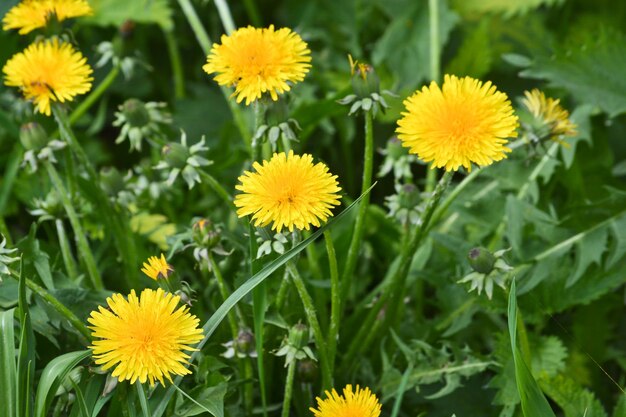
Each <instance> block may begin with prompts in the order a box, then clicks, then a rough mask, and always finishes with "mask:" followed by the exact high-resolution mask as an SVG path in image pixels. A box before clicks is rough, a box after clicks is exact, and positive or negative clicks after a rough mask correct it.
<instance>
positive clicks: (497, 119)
mask: <svg viewBox="0 0 626 417" xmlns="http://www.w3.org/2000/svg"><path fill="white" fill-rule="evenodd" d="M404 105H405V106H406V110H407V111H406V112H403V113H402V116H403V117H402V118H401V119H400V120H399V121H398V128H397V129H396V132H397V133H398V138H399V139H400V140H401V141H402V144H403V145H404V146H406V147H408V148H410V150H409V151H410V152H411V153H414V154H417V156H419V157H420V158H421V159H422V160H424V161H426V162H431V161H432V162H433V164H432V167H433V168H435V167H438V168H441V167H445V169H446V171H456V170H458V169H459V167H460V166H461V165H462V166H464V167H465V168H467V169H468V170H471V163H472V162H473V163H475V164H478V165H481V166H484V165H490V164H491V163H492V162H493V161H499V160H501V159H503V158H506V152H510V151H511V150H510V149H509V148H507V147H506V146H504V145H505V144H506V143H507V142H508V140H507V138H510V137H516V136H517V131H516V128H517V126H518V119H517V116H515V115H514V114H513V108H512V107H511V103H510V101H509V99H508V97H507V96H506V94H504V93H502V92H499V91H497V90H496V87H495V86H494V85H492V84H491V82H489V81H488V82H486V83H485V84H483V83H482V82H481V81H478V80H476V79H473V78H471V77H465V78H458V77H455V76H454V75H446V76H445V77H444V82H443V86H442V88H441V89H440V88H439V86H438V85H437V83H435V82H432V83H431V84H430V86H428V87H424V88H422V90H421V91H417V92H415V94H413V95H412V96H411V97H409V98H407V99H406V100H405V101H404Z"/></svg>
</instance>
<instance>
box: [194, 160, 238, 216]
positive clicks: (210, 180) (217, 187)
mask: <svg viewBox="0 0 626 417" xmlns="http://www.w3.org/2000/svg"><path fill="white" fill-rule="evenodd" d="M198 172H199V173H200V176H201V177H202V179H203V180H204V181H206V182H207V184H209V186H210V187H211V188H212V189H213V191H215V194H217V195H218V196H219V197H220V198H221V199H222V201H223V202H224V203H226V206H227V207H228V208H230V209H232V210H234V209H235V205H234V204H233V199H232V197H231V196H230V194H228V191H226V190H225V189H224V187H222V185H221V184H220V183H219V181H217V180H216V179H215V177H213V176H212V175H211V174H209V173H208V172H206V171H204V170H202V169H199V170H198Z"/></svg>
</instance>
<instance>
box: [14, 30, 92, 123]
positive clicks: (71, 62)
mask: <svg viewBox="0 0 626 417" xmlns="http://www.w3.org/2000/svg"><path fill="white" fill-rule="evenodd" d="M2 72H3V73H4V84H5V85H8V86H11V87H19V88H20V89H21V90H22V93H23V94H24V97H25V98H26V99H28V100H32V101H33V102H34V103H35V106H36V107H37V111H39V113H43V114H45V115H47V116H50V102H51V101H60V102H61V103H63V102H65V101H71V100H73V99H74V96H76V95H78V94H85V93H86V92H88V91H89V89H91V81H92V80H93V78H91V73H92V70H91V68H90V67H89V65H87V60H86V59H85V57H83V55H82V54H81V53H80V52H79V51H76V50H75V49H74V48H73V47H72V45H70V44H69V43H65V42H60V41H59V40H58V39H57V38H54V39H52V40H47V41H40V42H36V43H33V44H31V45H30V46H29V47H28V48H26V49H25V50H24V52H19V53H17V54H15V55H13V57H12V58H11V59H9V61H8V62H7V63H6V65H5V66H4V68H3V69H2Z"/></svg>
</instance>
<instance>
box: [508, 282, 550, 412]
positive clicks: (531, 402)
mask: <svg viewBox="0 0 626 417" xmlns="http://www.w3.org/2000/svg"><path fill="white" fill-rule="evenodd" d="M509 335H510V337H511V349H512V350H513V361H514V362H515V380H516V381H517V391H518V392H519V396H520V399H521V402H522V412H523V414H524V417H538V416H541V417H556V416H555V415H554V411H552V408H550V404H548V400H546V397H545V396H544V395H543V392H541V389H540V388H539V385H538V384H537V381H535V378H534V377H533V375H532V373H531V372H530V369H529V368H528V366H527V365H526V362H524V358H523V357H522V353H521V352H520V350H519V348H518V347H517V295H516V290H515V280H513V282H512V284H511V292H510V294H509Z"/></svg>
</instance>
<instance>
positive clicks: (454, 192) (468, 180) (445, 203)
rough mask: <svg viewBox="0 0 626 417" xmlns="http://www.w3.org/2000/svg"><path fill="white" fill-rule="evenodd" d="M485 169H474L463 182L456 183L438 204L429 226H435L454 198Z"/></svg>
mask: <svg viewBox="0 0 626 417" xmlns="http://www.w3.org/2000/svg"><path fill="white" fill-rule="evenodd" d="M485 169H486V168H477V169H474V170H473V171H472V172H471V173H470V174H469V175H468V176H466V177H465V178H463V181H461V182H460V183H458V184H457V185H456V186H455V187H454V189H453V190H452V191H450V193H449V194H448V195H447V196H446V198H445V199H444V200H443V201H442V202H441V204H439V207H437V209H436V210H435V213H434V214H433V218H432V219H431V224H437V222H438V221H439V220H441V218H442V217H443V215H444V214H445V212H446V211H447V210H448V208H449V207H450V205H451V204H452V203H453V202H454V200H456V198H457V197H458V196H459V194H461V192H462V191H463V190H464V189H465V188H466V187H467V186H468V185H470V184H471V183H472V182H473V181H474V180H475V179H476V178H477V177H478V174H480V173H481V172H482V171H484V170H485Z"/></svg>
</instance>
